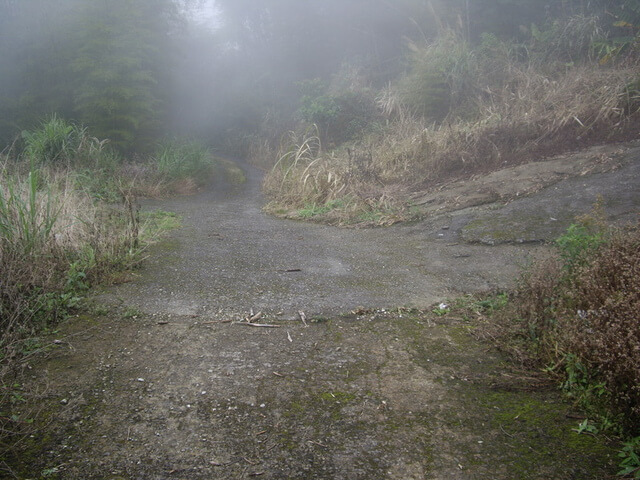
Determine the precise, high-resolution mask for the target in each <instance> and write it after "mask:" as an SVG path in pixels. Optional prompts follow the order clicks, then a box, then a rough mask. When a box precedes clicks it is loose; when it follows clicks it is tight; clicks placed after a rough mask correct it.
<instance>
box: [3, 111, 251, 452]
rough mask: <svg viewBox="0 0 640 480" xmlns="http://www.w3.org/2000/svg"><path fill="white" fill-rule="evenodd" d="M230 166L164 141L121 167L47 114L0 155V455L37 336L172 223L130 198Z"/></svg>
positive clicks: (22, 422)
mask: <svg viewBox="0 0 640 480" xmlns="http://www.w3.org/2000/svg"><path fill="white" fill-rule="evenodd" d="M215 176H218V177H224V179H223V180H222V181H231V182H237V181H242V173H241V172H240V170H239V169H237V168H235V167H233V166H232V165H231V164H227V163H226V162H223V161H221V160H217V159H214V157H213V156H212V155H211V154H210V152H209V151H208V150H207V149H206V148H204V147H202V146H200V145H198V144H195V143H189V142H179V141H170V142H166V143H164V144H161V145H159V146H158V148H157V151H156V152H155V153H154V154H153V155H150V156H148V157H147V158H144V159H138V160H137V161H127V160H125V159H124V158H123V157H122V156H121V155H120V154H118V153H117V152H115V151H114V150H112V149H110V148H109V145H108V142H107V141H99V140H98V139H96V138H93V137H91V136H90V135H89V134H88V132H87V130H86V129H84V128H81V127H79V126H76V125H72V124H69V123H67V122H65V121H64V120H62V119H60V118H57V117H55V116H54V117H51V118H49V119H48V120H46V121H44V122H43V123H42V124H41V125H40V126H39V127H38V128H36V129H34V130H32V131H26V132H24V133H23V135H22V138H20V139H18V140H16V142H15V143H14V145H13V147H12V148H11V149H10V150H8V151H5V152H4V153H3V154H2V155H1V156H0V272H1V277H0V456H2V452H3V451H6V449H11V448H13V446H14V445H15V443H16V442H19V441H21V439H22V438H23V437H24V434H25V427H28V424H29V422H30V421H32V418H30V414H29V413H28V409H27V410H25V411H23V413H21V414H20V415H15V414H14V413H13V412H15V411H22V410H21V409H20V408H18V409H13V406H19V405H20V404H22V403H24V402H25V400H26V398H25V397H27V395H26V394H25V393H24V392H22V391H21V387H20V385H18V384H15V381H14V380H12V379H13V378H14V372H16V371H17V370H19V368H20V366H21V365H23V360H24V359H25V358H26V357H28V356H29V355H30V354H32V353H34V352H37V351H40V350H42V349H44V348H46V345H43V344H42V343H41V341H40V340H39V336H40V335H42V334H44V333H47V332H50V331H52V330H53V329H55V325H56V324H57V323H58V322H59V321H60V320H61V319H64V317H65V316H66V315H68V314H69V313H70V312H73V311H76V310H77V309H81V308H83V297H84V296H85V294H86V293H87V291H88V290H89V289H90V287H91V286H92V285H96V284H98V283H105V282H113V281H118V278H119V277H121V274H122V273H123V272H126V271H128V270H130V269H132V268H134V267H136V266H137V265H138V264H139V263H140V262H141V261H142V260H143V258H144V252H145V248H146V246H147V245H149V244H150V243H151V242H153V241H154V240H155V239H156V238H158V236H159V235H160V234H161V233H162V232H163V231H166V230H167V229H170V228H175V227H176V226H177V225H178V224H179V219H178V218H177V217H176V216H175V215H174V214H171V213H167V212H161V211H158V212H152V213H141V212H140V211H139V208H138V205H137V202H136V198H137V196H139V195H146V196H148V195H163V194H176V193H189V192H192V191H194V190H195V189H197V188H199V187H201V186H203V185H204V184H205V183H208V182H211V181H213V179H214V177H215Z"/></svg>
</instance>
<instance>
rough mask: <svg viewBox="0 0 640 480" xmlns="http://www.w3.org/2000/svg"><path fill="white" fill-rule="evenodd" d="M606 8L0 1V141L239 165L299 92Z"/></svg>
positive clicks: (373, 0)
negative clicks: (96, 143) (69, 137)
mask: <svg viewBox="0 0 640 480" xmlns="http://www.w3.org/2000/svg"><path fill="white" fill-rule="evenodd" d="M612 3H617V4H620V5H622V4H626V3H635V2H604V1H601V2H598V1H586V0H583V1H578V0H565V1H560V0H556V1H551V0H450V1H437V0H434V1H425V0H215V1H213V0H136V1H133V0H108V1H107V0H95V1H89V0H56V1H55V2H52V1H50V0H0V141H1V142H2V144H3V145H6V144H8V143H10V142H11V141H12V140H13V139H14V138H15V135H16V134H17V133H19V132H20V131H21V130H23V129H25V128H31V127H32V126H33V125H34V124H35V123H37V122H38V121H39V120H40V119H41V118H43V116H45V115H48V114H53V113H56V114H58V115H59V116H62V117H64V118H66V119H69V120H73V121H77V122H80V123H82V124H84V125H86V126H87V127H88V128H89V129H90V131H91V132H92V133H93V134H94V135H95V136H97V137H98V138H109V139H111V141H112V143H113V144H114V145H115V146H117V147H119V148H121V149H122V150H124V151H141V150H145V149H146V148H148V146H149V145H150V144H151V143H152V142H153V141H154V140H155V139H157V138H160V137H162V136H165V135H188V136H192V137H196V138H199V139H201V140H203V141H205V142H206V143H208V144H210V145H212V146H214V147H216V148H217V149H218V150H220V151H227V152H229V153H231V154H242V153H243V152H242V145H243V144H246V141H245V140H246V137H247V136H251V135H254V134H257V133H258V132H261V131H264V129H265V128H266V129H269V128H272V129H275V130H278V131H286V129H287V128H290V127H291V125H293V124H294V123H295V121H296V114H297V112H298V109H299V108H300V99H301V97H302V96H304V95H305V94H308V92H305V84H304V83H302V84H301V83H300V82H302V81H304V80H312V79H318V80H317V81H316V83H315V84H313V83H311V84H310V83H307V84H306V86H307V87H308V88H315V89H316V90H318V89H332V88H333V89H334V90H336V89H342V90H349V89H350V88H356V87H357V88H359V89H363V88H372V89H378V88H381V87H383V86H385V85H386V84H388V83H389V82H392V81H394V80H395V79H397V78H399V77H401V76H402V75H403V73H404V72H406V71H407V69H408V67H409V63H408V61H407V59H408V53H410V49H409V48H408V45H410V44H411V43H412V42H418V43H426V42H428V41H429V40H430V39H433V38H434V37H435V36H436V35H437V33H438V31H441V30H442V29H444V28H452V29H456V30H457V31H458V32H461V34H462V35H464V36H466V37H467V38H468V39H469V40H471V41H474V40H477V39H478V38H479V36H480V34H481V33H482V32H487V31H490V32H492V34H495V35H497V36H500V37H502V38H515V39H517V38H518V37H520V36H522V35H525V34H526V33H527V32H528V29H529V27H530V26H531V25H532V24H537V25H542V24H544V23H545V22H548V21H550V20H552V19H553V18H555V17H556V16H560V15H570V14H579V13H580V12H588V11H589V12H598V13H600V14H602V15H606V14H607V8H608V7H607V5H610V4H612ZM623 6H624V5H623ZM316 93H317V92H316Z"/></svg>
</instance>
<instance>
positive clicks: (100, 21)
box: [72, 0, 173, 149]
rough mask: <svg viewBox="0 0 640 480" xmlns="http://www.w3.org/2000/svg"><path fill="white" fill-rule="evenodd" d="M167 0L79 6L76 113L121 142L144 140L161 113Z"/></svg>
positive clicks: (129, 144) (101, 134) (116, 0)
mask: <svg viewBox="0 0 640 480" xmlns="http://www.w3.org/2000/svg"><path fill="white" fill-rule="evenodd" d="M172 8H173V4H172V3H171V2H170V1H169V0H153V1H152V0H135V1H133V0H109V1H108V2H106V1H98V2H90V3H87V4H85V6H84V10H83V13H84V15H83V16H84V19H83V21H82V24H81V25H82V29H81V33H80V39H81V46H80V48H79V50H78V52H77V56H76V57H75V59H74V61H73V64H72V66H73V70H74V72H75V73H76V75H77V76H78V84H77V91H76V94H75V98H74V103H75V109H76V111H77V113H78V116H79V119H80V120H81V121H82V123H84V124H86V125H87V126H88V127H89V128H90V130H91V131H92V132H93V133H94V134H95V135H97V136H99V137H101V138H109V139H110V140H111V142H112V143H113V144H114V145H116V146H118V147H120V148H122V149H129V148H131V147H133V146H136V147H141V146H144V145H145V144H146V143H147V142H148V141H149V140H150V139H151V138H153V136H154V133H156V132H157V130H158V128H159V120H160V118H161V116H162V94H161V84H160V83H161V77H162V75H163V72H162V67H163V65H164V63H163V58H162V56H163V55H167V52H168V50H169V49H168V46H167V37H168V34H169V31H168V22H167V20H168V18H169V14H170V12H171V11H172Z"/></svg>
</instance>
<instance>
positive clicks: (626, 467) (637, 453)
mask: <svg viewBox="0 0 640 480" xmlns="http://www.w3.org/2000/svg"><path fill="white" fill-rule="evenodd" d="M618 456H619V457H620V458H621V459H622V461H621V462H620V465H619V466H620V468H622V470H620V471H619V472H618V475H620V476H622V477H626V478H640V437H634V438H632V439H630V440H629V441H627V442H625V443H624V447H623V448H622V450H621V451H620V453H619V454H618Z"/></svg>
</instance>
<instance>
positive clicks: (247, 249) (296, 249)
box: [105, 169, 536, 318]
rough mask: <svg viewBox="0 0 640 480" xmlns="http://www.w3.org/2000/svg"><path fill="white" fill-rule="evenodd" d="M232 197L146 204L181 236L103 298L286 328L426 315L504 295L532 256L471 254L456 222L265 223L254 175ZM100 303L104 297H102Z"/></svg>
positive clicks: (476, 250) (487, 249) (525, 249)
mask: <svg viewBox="0 0 640 480" xmlns="http://www.w3.org/2000/svg"><path fill="white" fill-rule="evenodd" d="M248 172H249V181H248V182H247V184H246V185H244V186H243V187H242V188H240V189H238V190H236V191H226V192H224V191H223V192H220V191H219V190H214V191H209V192H204V193H201V194H199V195H197V196H194V197H184V198H177V199H173V200H163V201H159V202H148V203H147V204H146V205H145V208H147V209H154V208H161V209H163V210H169V211H172V212H176V213H178V214H179V215H181V217H182V219H183V228H181V229H180V230H178V231H176V232H173V233H172V234H171V236H170V239H169V240H168V241H166V242H163V243H161V244H160V245H158V246H156V247H154V248H152V249H151V251H150V254H151V259H150V261H149V262H147V264H146V265H145V268H144V273H143V274H142V276H141V278H140V279H139V280H137V281H136V282H135V284H134V288H131V287H132V286H131V285H129V284H125V285H122V286H120V287H118V288H115V289H113V290H110V292H109V296H110V298H111V301H114V300H116V299H119V301H122V302H124V303H126V304H127V305H132V306H135V307H136V308H139V309H140V310H141V311H143V312H145V313H152V314H153V313H155V314H160V313H170V314H174V315H201V316H217V315H237V314H244V313H246V312H248V311H249V310H250V309H253V310H254V311H264V312H269V313H270V314H276V313H281V314H282V316H283V318H293V317H294V316H295V315H296V314H297V312H298V311H299V310H303V311H305V312H308V313H309V314H312V315H328V314H332V313H333V314H335V313H341V312H345V311H350V310H352V309H355V308H357V307H358V306H366V307H372V308H384V307H397V306H413V307H426V306H429V305H431V304H433V303H434V302H436V301H441V300H444V299H445V298H446V297H449V296H452V295H455V294H456V293H457V292H473V291H478V290H489V289H499V288H505V287H506V286H508V285H510V284H511V283H512V282H513V279H514V278H515V277H516V276H517V274H518V273H519V271H520V267H521V266H522V265H524V264H525V263H526V261H527V258H528V255H529V253H530V252H531V251H532V250H535V249H536V247H535V246H533V245H522V244H520V245H518V244H516V245H506V244H505V245H502V246H501V247H500V248H494V247H492V246H488V245H473V244H469V243H465V242H463V241H462V239H461V235H460V232H461V228H462V226H464V225H465V224H466V223H467V222H468V221H469V218H471V217H470V216H469V214H466V215H465V216H463V217H460V215H458V216H452V215H448V216H442V217H439V218H438V219H436V220H432V221H428V222H422V223H420V224H416V225H410V226H400V227H392V228H385V229H373V230H372V229H365V230H356V229H341V228H337V227H328V226H324V225H318V224H310V223H304V222H298V221H292V220H281V219H277V218H273V217H270V216H267V215H266V214H264V213H263V212H262V211H261V205H262V202H263V199H262V197H261V195H260V188H259V185H260V174H259V172H257V171H256V170H253V169H249V170H248ZM105 298H106V297H105Z"/></svg>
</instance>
